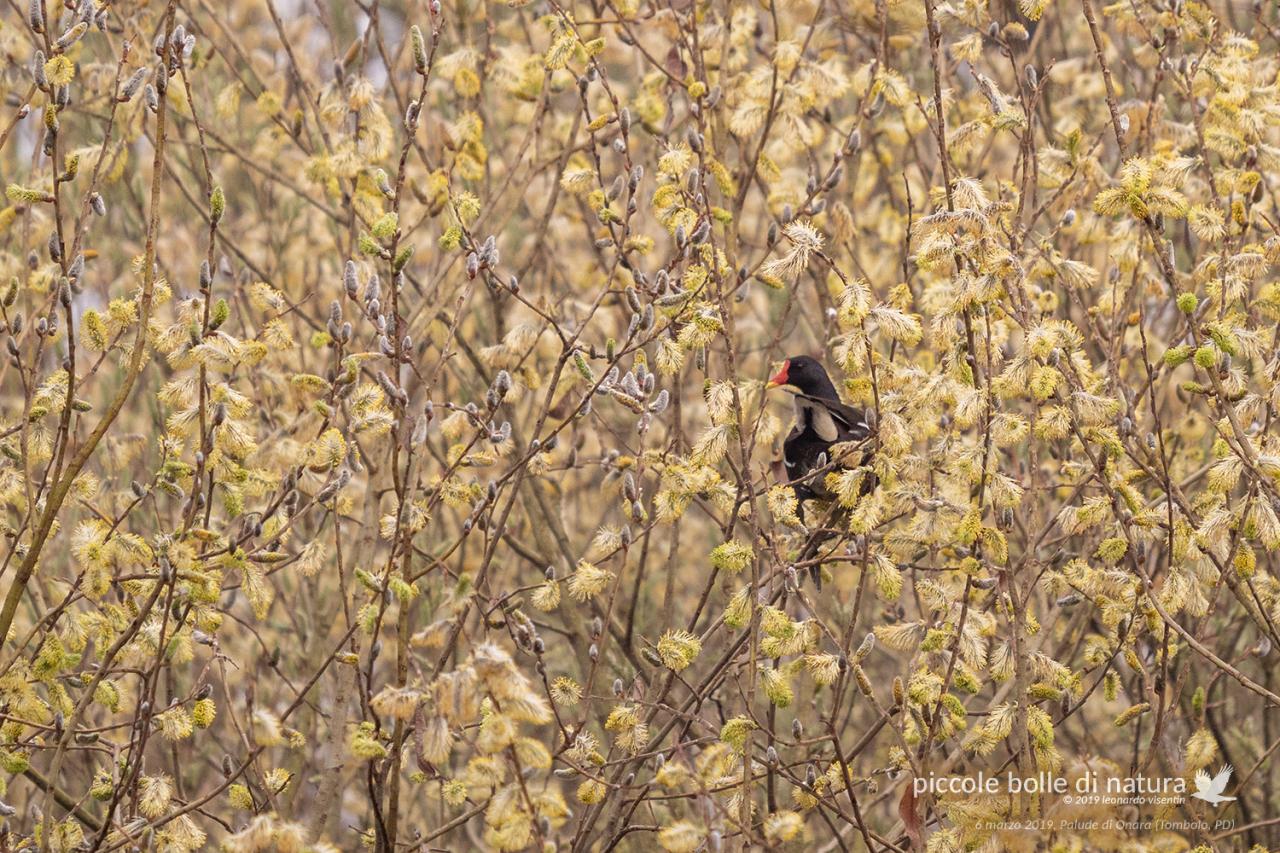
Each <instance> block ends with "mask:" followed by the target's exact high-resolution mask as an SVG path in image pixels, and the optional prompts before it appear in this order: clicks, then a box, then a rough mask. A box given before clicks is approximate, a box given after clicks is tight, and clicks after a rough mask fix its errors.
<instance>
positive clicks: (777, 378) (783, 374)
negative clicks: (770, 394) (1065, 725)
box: [765, 360, 791, 388]
mask: <svg viewBox="0 0 1280 853" xmlns="http://www.w3.org/2000/svg"><path fill="white" fill-rule="evenodd" d="M790 367H791V362H790V360H788V361H784V362H782V368H781V369H780V370H778V372H777V373H775V374H774V375H773V377H772V378H771V379H770V380H769V384H768V385H766V386H765V387H766V388H777V387H778V386H779V385H786V384H787V370H788V369H789V368H790Z"/></svg>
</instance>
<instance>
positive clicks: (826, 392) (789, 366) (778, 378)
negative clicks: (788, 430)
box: [769, 355, 840, 400]
mask: <svg viewBox="0 0 1280 853" xmlns="http://www.w3.org/2000/svg"><path fill="white" fill-rule="evenodd" d="M769 387H770V388H778V387H782V388H786V389H787V390H789V391H793V392H799V393H801V394H807V395H809V396H810V397H818V398H820V399H823V400H839V399H840V395H839V394H837V393H836V386H835V385H833V384H832V382H831V377H829V376H827V371H826V370H824V369H823V367H822V365H821V364H819V363H818V360H817V359H814V358H810V357H809V356H807V355H793V356H792V357H791V358H789V359H787V360H786V361H784V362H782V367H781V369H779V370H778V372H777V373H776V374H774V376H773V378H772V379H770V380H769Z"/></svg>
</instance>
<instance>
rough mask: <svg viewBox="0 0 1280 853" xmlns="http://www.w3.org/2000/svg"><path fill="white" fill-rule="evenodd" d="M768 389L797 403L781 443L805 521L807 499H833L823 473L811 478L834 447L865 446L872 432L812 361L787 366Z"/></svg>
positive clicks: (792, 361) (801, 360) (802, 358)
mask: <svg viewBox="0 0 1280 853" xmlns="http://www.w3.org/2000/svg"><path fill="white" fill-rule="evenodd" d="M769 386H770V387H781V388H783V389H785V390H787V391H789V392H790V393H791V394H792V399H793V400H794V402H795V412H796V422H795V425H794V426H793V427H792V428H791V432H790V433H788V435H787V438H786V440H785V441H784V442H783V443H782V461H783V465H784V466H785V468H786V475H787V480H788V482H790V483H791V484H792V486H791V488H792V490H793V491H794V492H795V496H796V501H797V504H798V505H797V507H796V515H797V516H798V517H799V518H800V520H801V522H803V521H804V502H805V501H806V500H809V499H810V498H820V497H829V496H830V494H829V492H828V491H827V489H826V487H825V486H824V485H823V482H822V481H823V479H824V478H825V474H815V475H814V476H813V477H812V478H809V477H808V476H807V475H809V474H810V473H811V472H814V471H815V469H818V468H821V467H822V466H823V465H824V464H826V462H829V461H831V455H832V454H831V447H832V445H836V444H841V443H845V442H858V441H861V440H863V439H864V438H866V437H867V436H869V435H870V434H871V428H870V427H869V426H868V425H867V418H866V414H865V413H864V412H863V411H862V410H860V409H856V408H854V407H853V406H846V405H845V404H844V403H842V402H840V395H839V393H837V391H836V386H835V385H834V384H833V383H832V382H831V377H829V376H828V375H827V371H826V370H824V369H823V367H822V365H821V364H819V363H818V362H817V361H816V360H814V359H812V358H810V357H808V356H804V355H801V356H795V357H793V358H789V359H787V360H786V361H785V362H783V365H782V369H781V370H779V371H778V373H777V375H775V376H774V377H773V378H772V379H770V380H769Z"/></svg>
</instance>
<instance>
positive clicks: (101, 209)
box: [89, 193, 107, 216]
mask: <svg viewBox="0 0 1280 853" xmlns="http://www.w3.org/2000/svg"><path fill="white" fill-rule="evenodd" d="M89 206H90V207H91V208H93V212H94V214H95V215H97V216H106V215H107V203H106V202H105V201H103V199H102V196H101V195H100V194H98V193H94V194H93V195H91V196H90V197H89Z"/></svg>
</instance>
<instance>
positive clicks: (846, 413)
mask: <svg viewBox="0 0 1280 853" xmlns="http://www.w3.org/2000/svg"><path fill="white" fill-rule="evenodd" d="M797 396H800V397H803V398H804V399H805V400H806V401H808V402H810V403H812V404H813V405H815V406H821V407H822V408H824V409H826V411H827V412H828V413H829V414H830V415H831V417H832V419H833V420H835V422H836V423H837V424H838V425H839V426H840V427H841V428H843V429H844V430H847V431H848V432H849V433H851V434H852V437H854V438H864V437H866V436H867V435H869V434H870V433H871V430H870V429H869V428H868V427H867V422H866V416H865V415H864V414H863V413H862V412H861V411H860V410H858V409H855V408H854V407H853V406H846V405H845V404H844V403H841V402H840V401H839V400H826V399H823V398H822V397H812V396H810V395H808V394H798V395H797Z"/></svg>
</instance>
